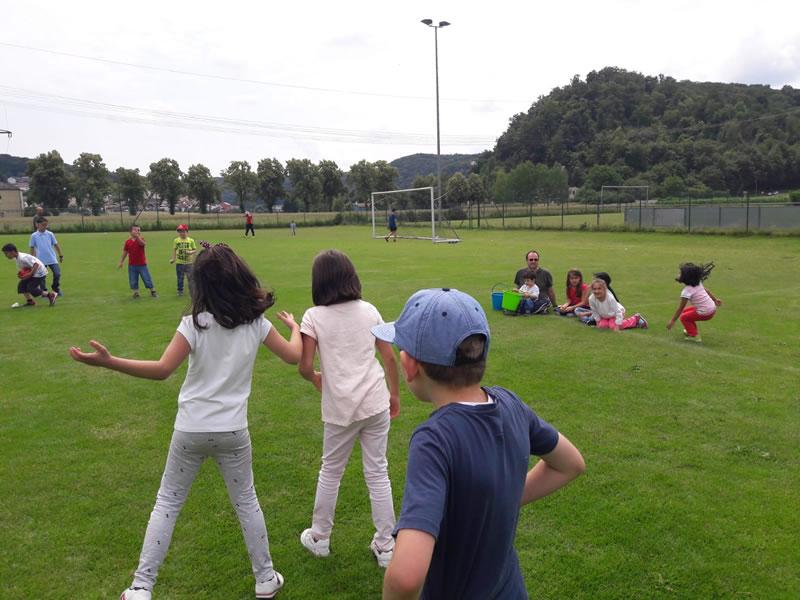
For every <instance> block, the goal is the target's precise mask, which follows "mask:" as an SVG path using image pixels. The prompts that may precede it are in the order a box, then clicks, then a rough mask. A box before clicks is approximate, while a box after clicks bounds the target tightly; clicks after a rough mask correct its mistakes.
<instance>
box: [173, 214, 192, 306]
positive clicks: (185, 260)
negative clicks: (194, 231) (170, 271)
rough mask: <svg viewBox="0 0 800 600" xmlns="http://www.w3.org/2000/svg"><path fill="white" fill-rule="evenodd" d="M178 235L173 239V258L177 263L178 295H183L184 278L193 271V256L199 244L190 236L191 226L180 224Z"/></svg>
mask: <svg viewBox="0 0 800 600" xmlns="http://www.w3.org/2000/svg"><path fill="white" fill-rule="evenodd" d="M177 232H178V237H176V238H175V239H174V240H173V241H172V258H170V259H169V262H170V264H172V263H175V275H176V276H177V278H178V296H183V278H184V277H187V278H188V277H189V273H191V271H192V257H193V256H194V253H195V252H197V244H195V243H194V240H193V239H192V238H190V237H189V226H188V225H178V229H177Z"/></svg>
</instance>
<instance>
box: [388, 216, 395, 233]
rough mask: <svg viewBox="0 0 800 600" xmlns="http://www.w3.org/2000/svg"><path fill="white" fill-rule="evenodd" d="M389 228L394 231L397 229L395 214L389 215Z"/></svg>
mask: <svg viewBox="0 0 800 600" xmlns="http://www.w3.org/2000/svg"><path fill="white" fill-rule="evenodd" d="M389 229H391V230H393V231H394V230H395V229H397V217H396V216H395V215H389Z"/></svg>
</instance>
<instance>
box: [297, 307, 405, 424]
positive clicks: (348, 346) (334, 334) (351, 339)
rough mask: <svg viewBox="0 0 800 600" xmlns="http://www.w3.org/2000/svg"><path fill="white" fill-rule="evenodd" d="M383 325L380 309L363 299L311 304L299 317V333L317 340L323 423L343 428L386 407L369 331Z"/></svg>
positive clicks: (380, 369)
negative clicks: (329, 304)
mask: <svg viewBox="0 0 800 600" xmlns="http://www.w3.org/2000/svg"><path fill="white" fill-rule="evenodd" d="M382 323H383V319H382V318H381V315H380V313H379V312H378V309H377V308H375V307H374V306H372V304H370V303H369V302H364V301H363V300H351V301H349V302H342V303H340V304H333V305H331V306H314V307H313V308H309V309H308V310H307V311H306V313H305V314H304V315H303V321H302V323H300V332H301V333H304V334H305V335H307V336H309V337H312V338H314V339H315V340H316V341H317V348H318V352H319V363H320V372H321V373H322V420H323V421H324V422H325V423H331V424H332V425H341V426H343V427H346V426H347V425H350V424H351V423H355V422H356V421H361V420H362V419H366V418H367V417H372V416H374V415H377V414H379V413H381V412H382V411H384V410H388V409H389V389H388V388H387V387H386V379H385V377H384V373H383V367H381V364H380V363H379V362H378V358H377V357H376V356H375V336H373V335H372V332H371V331H370V328H371V327H374V326H375V325H381V324H382Z"/></svg>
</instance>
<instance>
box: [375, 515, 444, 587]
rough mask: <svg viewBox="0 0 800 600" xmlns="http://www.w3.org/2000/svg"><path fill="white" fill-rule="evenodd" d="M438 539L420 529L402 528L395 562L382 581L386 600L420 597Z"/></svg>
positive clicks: (398, 538)
mask: <svg viewBox="0 0 800 600" xmlns="http://www.w3.org/2000/svg"><path fill="white" fill-rule="evenodd" d="M435 545H436V539H435V538H434V537H433V536H432V535H431V534H429V533H426V532H424V531H420V530H418V529H401V530H400V531H399V532H398V533H397V541H396V543H395V545H394V554H393V556H392V562H390V563H389V566H388V567H387V569H386V575H385V576H384V578H383V600H404V599H407V598H408V599H416V598H419V594H420V591H421V590H422V586H423V584H424V583H425V577H426V575H427V574H428V567H430V564H431V557H432V556H433V548H434V546H435Z"/></svg>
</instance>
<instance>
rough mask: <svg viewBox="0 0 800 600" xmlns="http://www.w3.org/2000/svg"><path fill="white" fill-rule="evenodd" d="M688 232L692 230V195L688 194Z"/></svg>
mask: <svg viewBox="0 0 800 600" xmlns="http://www.w3.org/2000/svg"><path fill="white" fill-rule="evenodd" d="M688 229H689V233H691V232H692V197H691V196H689V220H688Z"/></svg>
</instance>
